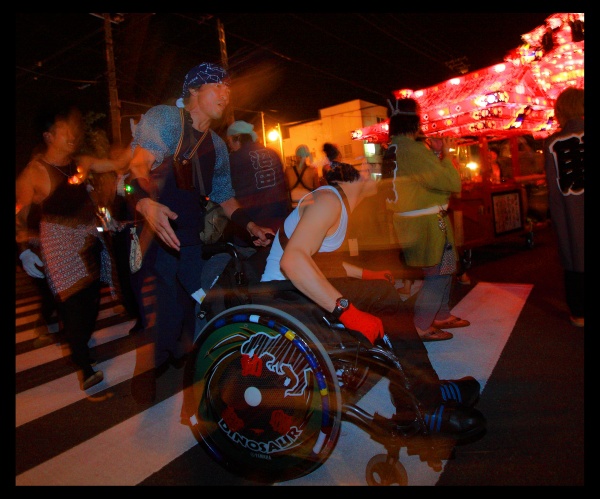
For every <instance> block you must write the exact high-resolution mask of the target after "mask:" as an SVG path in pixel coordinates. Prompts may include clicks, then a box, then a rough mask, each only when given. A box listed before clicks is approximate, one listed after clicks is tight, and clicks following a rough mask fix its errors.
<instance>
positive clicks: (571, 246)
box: [544, 87, 585, 327]
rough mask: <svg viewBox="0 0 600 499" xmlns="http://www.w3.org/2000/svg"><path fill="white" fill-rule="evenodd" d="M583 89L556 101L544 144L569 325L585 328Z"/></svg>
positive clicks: (567, 92)
mask: <svg viewBox="0 0 600 499" xmlns="http://www.w3.org/2000/svg"><path fill="white" fill-rule="evenodd" d="M583 95H584V92H583V89H580V88H574V87H568V88H566V89H565V90H563V91H562V92H561V93H560V94H559V96H558V97H557V99H556V103H555V105H554V114H555V118H556V120H557V121H558V125H559V127H560V129H559V130H558V131H557V132H555V133H553V134H552V135H550V136H549V137H548V138H547V139H546V140H545V141H544V164H545V170H546V181H547V184H548V208H549V210H550V220H551V222H552V226H553V227H554V230H555V231H556V235H557V238H558V250H559V256H560V260H561V263H562V266H563V268H564V286H565V292H566V300H567V306H568V307H569V311H570V320H571V324H573V325H574V326H577V327H584V324H585V319H584V315H585V310H584V303H585V300H584V288H585V285H584V279H585V258H584V246H585V244H584V227H585V224H584V212H585V209H584V199H585V196H584V194H585V190H584V187H585V186H584V173H585V166H584V147H583V144H584V118H583Z"/></svg>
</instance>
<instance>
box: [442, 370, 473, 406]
mask: <svg viewBox="0 0 600 499" xmlns="http://www.w3.org/2000/svg"><path fill="white" fill-rule="evenodd" d="M440 391H441V392H442V400H443V401H444V402H448V401H453V402H456V403H458V404H461V405H464V406H467V407H473V406H474V405H475V404H476V403H477V401H478V400H479V394H480V392H481V385H480V384H479V381H477V380H476V379H475V378H474V377H473V376H465V377H464V378H460V379H446V380H441V381H440Z"/></svg>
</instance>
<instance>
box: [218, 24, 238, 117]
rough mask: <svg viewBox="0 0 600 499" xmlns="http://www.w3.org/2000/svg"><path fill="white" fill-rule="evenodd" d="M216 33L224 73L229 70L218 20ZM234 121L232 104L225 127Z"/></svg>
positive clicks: (222, 30) (227, 113)
mask: <svg viewBox="0 0 600 499" xmlns="http://www.w3.org/2000/svg"><path fill="white" fill-rule="evenodd" d="M217 31H218V33H219V47H220V49H221V66H223V69H224V70H225V71H228V70H229V62H228V59H227V43H226V42H225V28H224V27H223V23H221V20H220V19H217ZM234 121H235V118H234V116H233V104H232V103H230V105H229V106H228V108H227V111H226V115H225V126H229V125H231V124H232V123H233V122H234Z"/></svg>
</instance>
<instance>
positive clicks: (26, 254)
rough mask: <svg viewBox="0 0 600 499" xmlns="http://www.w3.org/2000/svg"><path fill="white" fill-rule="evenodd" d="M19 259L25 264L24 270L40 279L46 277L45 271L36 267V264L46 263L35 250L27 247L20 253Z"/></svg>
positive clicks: (41, 265)
mask: <svg viewBox="0 0 600 499" xmlns="http://www.w3.org/2000/svg"><path fill="white" fill-rule="evenodd" d="M19 259H20V260H21V263H22V264H23V270H24V271H25V272H27V273H28V274H29V275H30V276H31V277H37V278H38V279H43V278H44V277H46V276H45V275H44V273H43V272H42V271H41V270H40V269H38V268H37V267H36V265H39V266H40V267H43V266H44V264H43V263H42V261H41V260H40V259H39V257H38V256H37V255H36V254H35V253H34V252H33V251H31V250H30V249H26V250H25V251H23V253H21V254H20V255H19Z"/></svg>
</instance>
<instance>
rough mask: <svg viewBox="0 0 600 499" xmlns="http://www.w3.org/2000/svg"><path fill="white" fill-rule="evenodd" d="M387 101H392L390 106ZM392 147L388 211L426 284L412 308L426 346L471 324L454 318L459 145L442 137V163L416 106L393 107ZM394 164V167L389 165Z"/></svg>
mask: <svg viewBox="0 0 600 499" xmlns="http://www.w3.org/2000/svg"><path fill="white" fill-rule="evenodd" d="M388 102H389V101H388ZM389 104H390V109H389V111H388V115H389V118H390V124H389V133H390V145H389V147H388V150H387V153H386V156H385V158H384V162H385V163H386V164H387V166H386V170H390V171H393V176H392V178H391V180H389V181H388V182H390V183H391V185H390V186H389V189H388V190H387V192H388V209H390V210H392V211H393V212H394V215H393V223H394V229H395V231H396V235H397V237H398V242H399V244H400V247H401V249H402V251H403V254H404V258H405V261H406V264H407V265H408V266H411V267H419V268H421V269H422V270H423V276H424V278H423V284H422V286H421V288H420V290H419V292H418V294H417V298H416V300H415V305H414V325H415V328H416V329H417V332H418V333H419V335H420V336H421V338H422V340H423V341H442V340H449V339H451V338H452V337H453V335H452V333H450V332H448V331H444V330H443V329H442V328H455V327H465V326H468V325H469V324H470V323H469V321H467V320H465V319H460V318H458V317H455V316H453V315H452V314H451V313H450V308H449V300H450V290H451V286H452V276H453V274H455V273H456V269H457V260H458V255H457V251H456V248H455V244H454V233H453V229H452V224H451V223H450V219H449V217H448V202H449V200H450V196H451V195H452V193H458V192H460V190H461V187H462V186H461V179H460V174H459V172H458V170H457V169H456V168H455V166H454V164H453V162H452V156H454V151H455V150H456V141H455V140H454V139H450V138H442V139H441V142H442V147H441V151H440V155H441V159H440V158H439V157H438V156H437V155H436V153H435V152H434V151H432V150H430V149H429V148H428V147H427V145H426V144H425V143H424V142H423V141H422V140H417V139H418V138H419V136H420V134H421V129H420V128H421V120H420V115H419V106H418V103H417V101H415V100H414V99H412V98H406V99H400V100H396V104H395V106H392V104H391V102H390V103H389ZM390 163H391V165H390Z"/></svg>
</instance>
